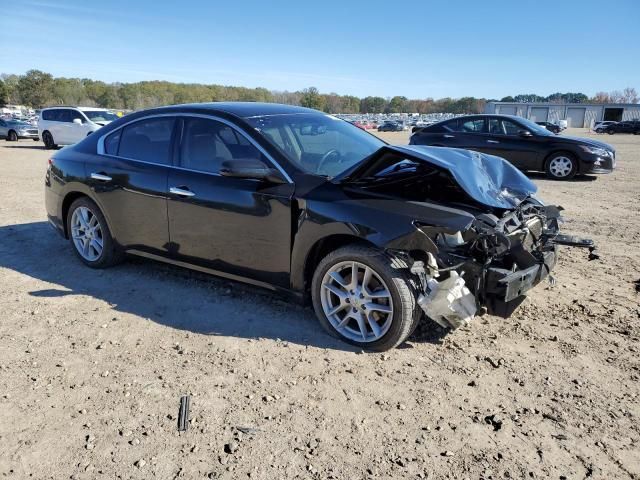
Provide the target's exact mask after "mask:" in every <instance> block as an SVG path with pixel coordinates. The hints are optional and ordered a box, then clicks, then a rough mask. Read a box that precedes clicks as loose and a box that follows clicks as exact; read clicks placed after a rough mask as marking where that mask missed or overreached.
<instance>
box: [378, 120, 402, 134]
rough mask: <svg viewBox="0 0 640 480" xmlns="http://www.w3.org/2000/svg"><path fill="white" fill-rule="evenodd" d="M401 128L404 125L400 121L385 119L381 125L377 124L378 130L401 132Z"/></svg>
mask: <svg viewBox="0 0 640 480" xmlns="http://www.w3.org/2000/svg"><path fill="white" fill-rule="evenodd" d="M403 130H404V127H403V125H402V124H401V123H400V122H390V121H386V122H384V123H382V124H381V125H378V131H379V132H402V131H403Z"/></svg>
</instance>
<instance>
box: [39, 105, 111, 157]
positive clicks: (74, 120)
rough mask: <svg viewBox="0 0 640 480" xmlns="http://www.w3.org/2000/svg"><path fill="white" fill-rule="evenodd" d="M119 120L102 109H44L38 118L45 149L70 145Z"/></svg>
mask: <svg viewBox="0 0 640 480" xmlns="http://www.w3.org/2000/svg"><path fill="white" fill-rule="evenodd" d="M117 119H118V117H117V116H116V115H114V114H113V113H111V112H109V111H108V110H105V109H101V108H91V107H51V108H43V109H42V111H41V112H40V117H39V118H38V135H39V136H40V138H41V139H42V141H43V142H44V145H45V148H55V147H56V146H57V145H70V144H72V143H76V142H79V141H80V140H82V139H83V138H84V137H86V136H87V135H89V134H90V133H93V132H95V131H96V130H98V129H99V128H100V127H102V126H104V125H106V124H107V123H109V122H112V121H113V120H117Z"/></svg>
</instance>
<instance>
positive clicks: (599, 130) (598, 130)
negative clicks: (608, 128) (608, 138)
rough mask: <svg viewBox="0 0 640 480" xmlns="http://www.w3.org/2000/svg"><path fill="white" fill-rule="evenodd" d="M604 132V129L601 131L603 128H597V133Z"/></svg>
mask: <svg viewBox="0 0 640 480" xmlns="http://www.w3.org/2000/svg"><path fill="white" fill-rule="evenodd" d="M603 132H604V130H603V129H601V128H596V133H603Z"/></svg>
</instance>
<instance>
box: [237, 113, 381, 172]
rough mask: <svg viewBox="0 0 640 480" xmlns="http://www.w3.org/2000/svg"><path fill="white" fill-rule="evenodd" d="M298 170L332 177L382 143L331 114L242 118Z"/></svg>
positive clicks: (372, 151) (357, 161)
mask: <svg viewBox="0 0 640 480" xmlns="http://www.w3.org/2000/svg"><path fill="white" fill-rule="evenodd" d="M246 121H247V122H249V123H250V124H251V126H252V127H254V128H255V129H256V131H258V132H259V133H260V134H261V135H262V136H263V137H264V138H265V139H266V140H267V141H268V142H269V143H271V144H272V145H273V146H274V147H275V148H276V149H278V150H279V151H280V152H281V153H282V154H283V155H284V156H285V157H286V158H287V159H288V160H289V162H290V163H292V164H293V165H295V166H296V167H297V168H298V169H300V170H302V171H304V172H307V173H312V174H316V175H322V176H327V177H334V176H336V175H338V174H340V173H342V172H344V171H346V170H348V169H349V168H351V167H353V166H354V165H356V164H358V163H360V162H361V161H362V160H364V159H365V158H366V157H368V156H369V155H371V154H373V153H374V152H376V151H377V150H379V149H380V148H381V147H383V146H384V145H386V143H385V142H383V141H382V140H380V139H379V138H377V137H375V136H373V135H371V134H370V133H367V132H365V131H364V130H362V129H361V128H358V127H356V126H354V125H352V124H351V123H349V122H345V121H343V120H340V119H338V118H336V117H333V116H331V115H323V114H320V113H296V114H285V115H263V116H259V117H252V118H248V119H246Z"/></svg>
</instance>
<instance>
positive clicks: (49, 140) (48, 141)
mask: <svg viewBox="0 0 640 480" xmlns="http://www.w3.org/2000/svg"><path fill="white" fill-rule="evenodd" d="M42 141H43V142H44V148H46V149H48V150H51V149H53V148H56V144H55V143H54V141H53V135H51V133H50V132H49V131H48V130H47V131H45V132H43V133H42Z"/></svg>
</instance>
